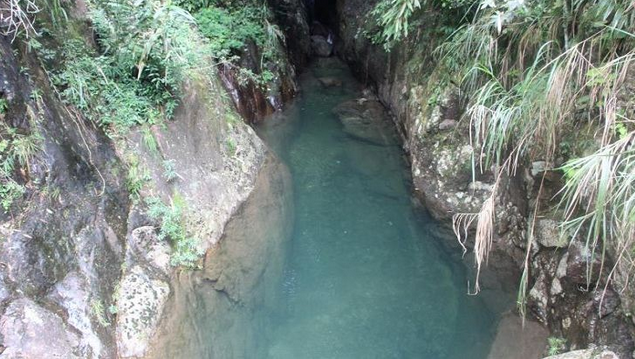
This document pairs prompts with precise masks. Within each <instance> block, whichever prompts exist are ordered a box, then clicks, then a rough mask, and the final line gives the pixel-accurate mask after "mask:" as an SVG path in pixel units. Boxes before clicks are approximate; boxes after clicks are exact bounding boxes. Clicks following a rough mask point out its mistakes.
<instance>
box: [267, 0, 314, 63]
mask: <svg viewBox="0 0 635 359" xmlns="http://www.w3.org/2000/svg"><path fill="white" fill-rule="evenodd" d="M268 3H269V5H270V6H271V7H272V8H273V9H276V11H274V14H275V15H276V19H277V20H278V24H279V26H280V27H281V29H282V30H283V31H284V33H285V35H286V49H287V51H288V54H289V60H290V61H291V63H292V64H293V65H294V66H296V67H298V68H302V67H304V66H305V65H306V64H307V62H308V61H309V55H310V54H311V39H310V36H311V35H310V27H309V22H308V18H309V13H308V10H307V7H306V3H305V1H304V0H268Z"/></svg>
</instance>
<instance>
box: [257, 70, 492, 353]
mask: <svg viewBox="0 0 635 359" xmlns="http://www.w3.org/2000/svg"><path fill="white" fill-rule="evenodd" d="M327 75H328V76H336V77H337V78H339V79H342V80H343V86H342V87H332V88H324V87H323V86H322V85H321V84H320V83H319V82H318V81H317V79H316V78H317V77H321V76H327ZM300 81H301V88H302V90H303V94H302V96H300V97H299V99H298V100H296V102H295V103H294V104H293V105H292V106H291V108H290V109H289V110H288V111H287V112H286V113H285V114H284V115H283V116H279V117H278V118H274V119H272V120H271V121H268V122H267V123H266V125H264V126H263V127H262V128H260V129H259V131H260V133H261V135H262V136H263V137H264V138H265V140H266V141H267V142H269V144H270V146H271V147H273V148H274V150H275V151H276V152H277V153H278V155H279V157H281V158H282V160H283V161H284V162H286V164H287V165H288V166H289V168H290V170H291V173H292V176H293V187H294V201H295V222H294V223H295V224H294V230H293V235H292V239H291V248H290V249H289V256H288V260H287V265H286V270H285V274H284V276H285V277H284V280H283V285H282V286H281V288H280V292H281V296H282V302H281V304H280V306H279V308H278V309H277V310H276V311H275V312H274V314H273V315H272V318H271V325H268V326H267V329H266V333H263V337H265V338H266V340H264V341H265V345H263V346H262V350H263V353H261V354H260V355H259V356H260V357H262V358H275V359H291V358H293V359H298V358H302V359H304V358H306V359H309V358H438V359H441V358H475V359H477V358H486V357H487V353H488V351H489V347H490V344H491V342H492V340H493V336H494V332H495V327H496V323H497V313H492V312H490V311H489V310H488V309H487V308H486V306H485V305H484V303H483V302H482V298H480V297H471V296H468V295H467V294H466V280H467V279H466V277H465V272H464V269H463V267H462V265H461V264H460V263H458V262H457V261H456V258H455V256H452V255H451V253H448V252H447V250H446V249H445V248H444V247H443V246H442V245H441V239H439V238H436V237H435V234H434V233H437V231H436V226H437V225H436V224H435V223H434V222H433V221H432V220H431V219H430V218H429V217H427V216H426V215H425V214H424V213H422V212H421V211H419V210H417V209H416V208H414V207H413V205H412V202H411V183H410V179H409V175H408V173H409V169H408V168H407V165H406V162H405V159H404V154H403V152H402V150H401V149H400V147H399V145H398V141H397V138H396V134H395V133H394V130H390V129H385V130H384V131H385V133H383V136H384V137H385V138H386V139H388V141H387V143H391V144H389V145H383V146H382V145H377V144H374V143H371V142H368V141H362V140H360V139H358V138H355V137H352V136H350V135H348V134H346V133H345V132H344V131H343V126H342V124H341V122H340V121H339V120H338V118H337V117H336V116H335V115H334V114H333V113H332V109H333V108H334V107H335V106H337V105H338V104H340V103H341V102H343V101H346V100H350V99H355V98H358V97H360V96H361V92H360V90H361V87H360V85H359V84H358V83H357V82H356V81H355V80H354V79H353V78H352V77H351V74H350V73H349V70H348V69H347V68H345V67H344V66H343V65H342V64H341V63H339V62H337V61H336V60H323V61H321V62H318V63H316V64H314V65H313V66H311V67H310V68H309V69H308V70H307V72H306V73H305V74H304V75H303V76H301V80H300Z"/></svg>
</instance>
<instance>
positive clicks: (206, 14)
mask: <svg viewBox="0 0 635 359" xmlns="http://www.w3.org/2000/svg"><path fill="white" fill-rule="evenodd" d="M270 17H271V15H270V14H269V10H268V8H267V6H265V5H261V6H256V5H251V4H242V3H236V4H234V5H232V4H229V5H225V6H224V7H222V6H216V5H212V6H209V7H206V8H203V9H202V10H200V11H198V12H197V13H196V14H195V18H196V21H197V23H198V26H199V29H200V31H201V33H202V34H203V35H204V36H205V37H207V38H208V39H209V45H208V46H209V48H210V53H211V55H212V56H213V57H214V58H215V59H217V60H219V61H221V62H229V63H232V62H235V60H236V59H237V57H236V55H237V54H239V53H240V52H241V51H243V50H245V49H246V47H247V45H248V43H249V42H253V43H254V44H255V45H256V46H258V48H259V50H260V51H261V58H260V64H259V65H260V66H259V67H260V69H258V70H259V72H260V73H259V74H254V73H253V72H252V71H251V70H247V69H244V68H241V69H240V74H241V75H242V76H243V77H244V78H245V79H247V80H254V81H255V82H257V83H259V84H261V85H264V84H266V83H267V82H270V81H272V80H273V79H274V77H275V76H274V74H273V73H272V72H271V71H269V70H267V69H265V66H264V64H265V63H268V62H272V63H277V62H279V59H280V56H281V52H280V51H281V49H280V48H279V43H280V42H283V41H284V35H283V33H282V31H281V30H280V29H279V28H278V26H277V25H275V24H272V23H271V22H270V21H269V18H270Z"/></svg>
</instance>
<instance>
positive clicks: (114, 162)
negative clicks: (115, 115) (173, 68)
mask: <svg viewBox="0 0 635 359" xmlns="http://www.w3.org/2000/svg"><path fill="white" fill-rule="evenodd" d="M17 53H19V51H17V50H16V51H14V49H13V48H12V47H11V45H10V44H9V43H8V41H7V40H6V38H4V37H2V36H0V95H1V96H3V98H10V100H11V111H10V112H9V114H8V115H7V116H2V118H0V120H2V121H6V122H7V124H9V125H10V126H14V127H16V128H20V129H19V130H20V131H25V133H29V132H37V133H39V134H40V135H41V137H42V143H41V151H39V152H38V154H37V156H34V158H33V160H32V161H30V163H29V165H28V168H23V169H21V170H23V171H22V172H23V174H22V175H21V178H18V180H19V181H21V182H20V183H21V184H23V185H24V186H25V187H26V188H27V194H26V195H25V196H24V198H23V199H22V200H20V201H18V202H19V203H16V205H15V206H14V208H12V213H11V214H10V215H4V214H0V237H2V240H1V241H0V262H1V263H2V265H0V308H1V309H3V310H4V311H3V312H2V315H3V316H2V320H1V321H0V330H1V332H2V337H0V345H1V347H0V348H4V355H3V357H5V356H6V357H9V358H13V357H29V358H48V357H59V358H74V357H79V358H91V357H92V358H115V357H121V358H123V357H135V356H139V355H141V354H143V353H144V352H145V350H146V349H147V347H148V346H150V345H151V344H150V343H151V342H152V339H153V338H152V336H153V335H154V333H155V331H156V328H157V326H158V323H159V320H160V318H161V315H162V313H163V308H164V306H165V303H166V301H167V300H168V298H169V297H170V295H171V293H173V288H172V287H171V284H172V281H173V280H174V278H173V272H174V268H173V267H172V266H170V265H169V260H170V254H171V251H172V250H171V248H170V246H169V244H168V243H166V242H165V241H160V240H158V238H157V237H156V233H155V229H154V228H152V227H150V225H152V224H155V225H156V223H152V222H151V221H150V220H149V219H148V218H147V216H145V215H144V214H143V211H142V209H140V208H139V205H138V203H137V205H134V206H133V205H132V204H131V201H130V199H129V193H128V190H127V188H126V183H125V178H126V171H127V169H126V166H125V164H124V160H122V158H124V157H123V156H122V154H125V152H126V151H131V152H134V154H135V155H136V156H138V157H139V159H140V161H141V162H142V163H144V165H145V166H147V169H148V171H149V172H150V173H149V176H150V177H151V180H150V182H151V185H152V187H153V193H152V194H149V193H144V194H143V195H153V196H154V195H159V196H163V197H164V198H169V196H170V195H172V194H174V193H179V194H181V195H182V196H183V198H184V200H185V201H187V205H188V208H191V209H192V213H193V215H192V216H190V217H192V219H193V223H194V225H193V226H196V228H195V231H196V232H198V234H199V235H200V239H201V241H200V246H201V249H202V250H206V249H208V248H210V247H211V246H213V245H214V244H216V243H217V242H218V240H219V239H220V238H221V236H222V233H223V228H224V226H225V224H226V223H227V221H229V219H230V217H231V216H232V214H233V213H234V212H235V211H236V210H237V209H238V208H239V207H240V204H241V203H242V202H243V201H244V200H245V199H246V198H247V197H248V196H249V194H250V193H251V191H252V190H253V188H254V183H255V181H256V177H257V176H258V174H259V172H260V170H261V167H262V166H263V163H264V160H265V157H266V152H267V151H266V148H265V146H264V145H263V143H262V142H261V141H260V139H259V138H258V137H257V135H256V134H255V132H254V131H253V130H252V129H251V128H250V127H248V126H247V125H246V124H244V123H243V122H241V121H240V120H239V117H238V116H236V120H237V121H236V123H233V124H231V125H229V124H228V119H227V117H226V115H227V114H232V115H235V112H234V110H233V108H232V107H231V104H230V103H228V102H226V101H224V100H222V99H220V100H219V98H218V97H219V96H216V93H212V92H211V90H210V89H209V88H208V87H207V86H208V85H209V84H207V83H206V84H205V86H202V85H200V84H197V83H188V84H187V85H188V86H185V88H184V100H183V101H184V105H183V106H181V107H179V108H178V109H177V111H176V115H175V117H176V118H175V120H173V121H169V123H168V124H167V125H166V126H168V127H169V128H167V129H155V128H152V131H153V135H154V136H155V138H156V140H157V143H158V145H157V146H158V147H159V151H163V153H162V154H161V155H160V156H157V155H156V154H153V153H150V152H149V151H148V150H147V149H146V148H145V147H144V146H142V145H141V135H140V133H139V132H140V131H138V130H136V129H133V130H132V131H131V132H130V133H129V134H128V136H129V137H128V138H126V139H125V141H122V142H124V143H125V144H121V143H117V144H115V143H113V141H111V139H109V138H108V137H107V136H105V135H104V133H103V132H102V131H101V130H100V129H98V127H97V126H94V125H93V124H90V123H88V122H84V119H82V118H76V117H75V116H72V115H71V113H75V112H74V111H69V110H68V109H66V108H64V104H62V103H61V102H60V101H59V99H58V98H57V96H56V95H54V91H53V90H52V89H51V88H50V87H49V82H48V81H49V80H48V78H47V77H46V74H44V73H43V72H42V71H41V69H40V68H39V65H38V64H39V62H38V61H34V60H33V59H30V58H29V56H30V55H28V54H22V55H23V56H24V58H20V59H18V58H17V57H16V54H17ZM22 67H26V68H28V72H29V74H30V76H29V77H28V78H27V77H26V76H24V75H22V74H21V70H20V69H21V68H22ZM214 85H215V87H216V88H221V87H220V83H214ZM33 88H36V89H38V90H39V93H40V94H41V96H42V97H41V99H40V100H39V101H38V102H37V103H35V100H33V99H32V98H31V91H32V89H33ZM210 104H213V105H210ZM29 107H30V108H31V109H32V110H33V111H36V112H37V113H38V114H40V115H41V119H39V120H38V121H33V123H30V122H29V121H26V122H25V120H24V119H25V118H27V115H28V113H27V108H29ZM14 120H15V121H14ZM230 141H231V144H232V145H233V146H235V148H234V149H233V150H230V148H229V147H230V146H229V145H228V143H229V142H230ZM116 146H121V147H116ZM120 156H121V157H120ZM163 160H172V161H174V163H175V170H176V172H178V173H179V175H180V176H182V177H183V178H181V179H178V180H173V181H167V180H166V179H165V178H164V177H165V176H164V175H163V173H164V167H163ZM141 203H142V202H141ZM197 216H198V217H197ZM117 288H119V290H116V289H117ZM47 354H48V355H47Z"/></svg>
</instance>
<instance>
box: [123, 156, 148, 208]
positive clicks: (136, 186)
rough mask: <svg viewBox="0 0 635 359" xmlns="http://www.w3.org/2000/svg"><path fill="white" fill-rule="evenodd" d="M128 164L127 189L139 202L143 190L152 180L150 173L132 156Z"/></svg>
mask: <svg viewBox="0 0 635 359" xmlns="http://www.w3.org/2000/svg"><path fill="white" fill-rule="evenodd" d="M127 162H128V175H127V176H126V188H127V189H128V193H130V195H131V196H132V198H133V199H134V200H138V199H139V198H140V197H141V190H143V187H144V186H145V184H146V183H147V182H148V181H150V179H151V177H150V173H149V171H148V169H147V168H145V167H143V166H142V165H141V164H140V163H139V159H138V158H137V157H134V156H131V157H130V158H128V160H127Z"/></svg>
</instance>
